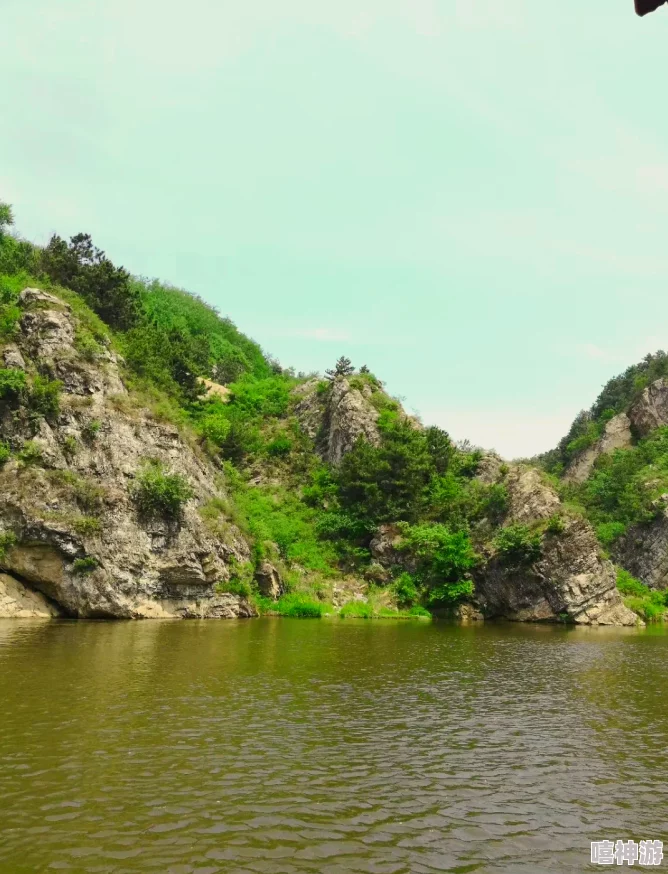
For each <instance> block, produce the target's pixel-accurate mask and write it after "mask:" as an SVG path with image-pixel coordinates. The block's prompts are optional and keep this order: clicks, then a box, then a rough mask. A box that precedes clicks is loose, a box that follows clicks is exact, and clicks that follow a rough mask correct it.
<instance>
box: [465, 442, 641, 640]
mask: <svg viewBox="0 0 668 874" xmlns="http://www.w3.org/2000/svg"><path fill="white" fill-rule="evenodd" d="M493 461H494V457H492V460H491V461H485V459H483V462H484V463H483V464H482V465H481V468H482V475H483V478H484V481H486V482H488V483H490V482H494V481H499V482H501V481H502V482H503V483H504V484H505V486H506V489H507V491H508V511H507V515H506V519H505V523H504V524H506V525H508V524H523V525H529V526H531V525H532V524H533V525H535V524H536V523H539V522H540V521H541V520H547V519H550V518H551V517H553V516H556V515H559V517H560V519H561V520H562V524H563V530H562V531H559V532H555V533H550V532H549V530H548V531H546V532H545V533H544V534H543V536H542V549H541V555H540V557H539V558H538V560H536V561H534V562H532V563H530V564H523V565H520V566H517V565H513V563H512V562H509V561H508V560H507V558H505V557H502V556H500V555H499V554H498V553H497V552H496V551H495V550H494V549H492V550H491V552H490V551H489V550H488V551H487V555H486V561H485V562H484V564H483V565H482V566H481V567H480V568H479V569H478V570H477V571H476V572H475V573H474V579H475V591H476V597H477V599H478V601H479V603H480V605H481V606H482V607H483V608H484V612H485V613H486V615H488V616H501V617H504V618H506V619H513V620H517V621H524V622H527V621H555V620H558V619H568V620H569V621H572V622H576V623H579V624H595V625H635V624H636V623H637V622H638V617H637V616H636V615H635V613H633V612H632V611H631V610H629V609H628V608H627V607H626V606H625V605H624V603H623V601H622V598H621V595H620V594H619V592H618V590H617V586H616V574H615V568H614V566H613V564H612V562H610V561H609V560H608V559H605V558H602V557H601V555H600V548H599V545H598V541H597V539H596V535H595V534H594V531H593V529H592V527H591V525H590V524H589V523H588V522H587V521H586V520H584V519H581V518H570V517H569V516H567V515H565V514H563V513H562V512H561V511H562V509H563V508H562V505H561V501H560V499H559V496H558V495H557V494H556V492H555V491H554V490H553V489H552V488H551V486H549V485H548V484H546V483H545V482H544V481H543V479H542V477H541V474H540V472H539V471H538V470H536V469H535V468H531V467H527V466H525V465H520V464H518V465H515V464H513V465H509V469H508V471H507V473H505V474H504V473H503V472H502V471H501V469H500V465H498V464H495V463H493ZM494 470H496V471H498V473H497V474H496V476H495V475H494V473H493V471H494Z"/></svg>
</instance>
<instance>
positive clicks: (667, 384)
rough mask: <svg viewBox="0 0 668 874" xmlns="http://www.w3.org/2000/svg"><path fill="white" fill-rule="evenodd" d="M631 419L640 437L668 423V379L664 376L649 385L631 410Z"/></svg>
mask: <svg viewBox="0 0 668 874" xmlns="http://www.w3.org/2000/svg"><path fill="white" fill-rule="evenodd" d="M629 419H630V420H631V424H632V426H633V430H634V431H635V433H636V434H637V435H638V436H639V437H645V436H646V435H647V434H649V432H650V431H653V430H654V429H655V428H660V427H661V426H662V425H668V379H666V378H665V377H662V378H661V379H657V380H655V381H654V382H653V383H652V384H651V385H648V386H647V388H646V389H645V390H644V391H643V393H642V394H641V395H640V397H639V398H638V400H637V401H636V402H635V403H634V404H633V406H632V407H631V409H630V410H629Z"/></svg>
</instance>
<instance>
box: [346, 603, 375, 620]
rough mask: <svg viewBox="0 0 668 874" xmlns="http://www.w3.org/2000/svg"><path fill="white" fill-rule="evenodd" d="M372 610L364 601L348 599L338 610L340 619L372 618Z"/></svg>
mask: <svg viewBox="0 0 668 874" xmlns="http://www.w3.org/2000/svg"><path fill="white" fill-rule="evenodd" d="M374 615H375V614H374V610H373V607H372V606H371V604H368V603H367V602H366V601H349V602H348V603H347V604H344V605H343V606H342V607H341V609H340V610H339V617H340V618H341V619H373V618H374Z"/></svg>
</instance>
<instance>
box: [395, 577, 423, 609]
mask: <svg viewBox="0 0 668 874" xmlns="http://www.w3.org/2000/svg"><path fill="white" fill-rule="evenodd" d="M393 588H394V594H395V596H396V599H397V603H398V604H399V606H401V607H411V606H412V605H414V604H416V603H417V602H418V601H419V599H420V592H419V591H418V587H417V586H416V584H415V580H414V579H413V577H412V576H411V575H410V574H409V573H406V572H404V573H402V574H400V575H399V576H398V577H397V579H396V580H395V581H394V586H393Z"/></svg>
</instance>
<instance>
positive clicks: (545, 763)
mask: <svg viewBox="0 0 668 874" xmlns="http://www.w3.org/2000/svg"><path fill="white" fill-rule="evenodd" d="M667 692H668V635H666V633H665V632H664V631H663V629H658V630H648V631H644V632H637V631H626V632H624V631H617V630H610V631H606V630H597V629H566V628H551V627H526V626H519V625H500V626H496V625H486V626H471V627H453V626H448V625H441V624H436V623H435V624H429V623H419V622H406V623H401V622H392V621H390V622H366V623H365V622H363V621H340V620H339V621H318V620H311V621H310V620H301V621H300V620H286V619H283V620H281V619H262V620H255V621H247V622H144V623H117V624H111V623H109V624H105V623H65V622H63V623H59V622H54V623H44V624H43V623H37V622H11V621H4V622H0V707H1V710H0V713H1V714H2V716H1V722H0V729H1V730H0V765H1V767H0V871H2V872H3V874H4V872H11V874H14V872H28V871H29V872H36V871H39V872H42V871H70V872H96V874H98V872H99V874H108V872H109V874H110V872H114V874H121V872H148V871H153V872H161V874H164V872H169V874H194V872H197V874H215V872H226V874H227V872H271V874H281V872H285V874H292V872H323V874H337V872H370V874H384V872H387V874H390V872H411V874H414V872H432V871H490V872H491V871H495V872H496V871H508V872H524V871H526V872H536V871H582V870H584V869H586V868H588V864H589V863H588V860H589V841H591V840H601V839H604V838H608V839H611V840H614V839H616V838H619V837H621V838H630V837H632V838H634V839H636V840H639V839H641V838H659V839H663V840H665V841H668V827H667V826H668V780H667V774H668V752H667V749H668V696H667ZM667 851H668V845H667ZM592 870H596V868H595V867H594V866H592Z"/></svg>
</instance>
